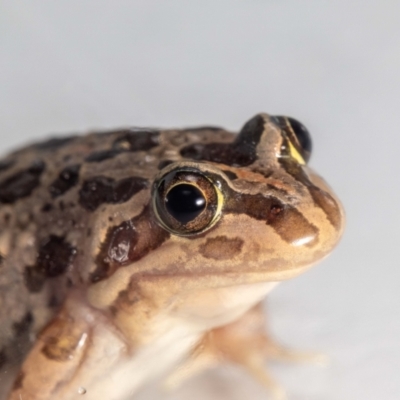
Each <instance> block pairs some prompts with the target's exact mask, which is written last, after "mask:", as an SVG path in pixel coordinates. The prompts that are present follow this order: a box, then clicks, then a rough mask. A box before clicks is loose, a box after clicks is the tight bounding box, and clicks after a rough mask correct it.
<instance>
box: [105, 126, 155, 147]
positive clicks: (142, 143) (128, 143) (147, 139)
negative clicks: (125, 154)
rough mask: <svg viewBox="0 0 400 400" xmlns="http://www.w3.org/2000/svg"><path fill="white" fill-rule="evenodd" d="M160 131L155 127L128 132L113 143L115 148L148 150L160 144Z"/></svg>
mask: <svg viewBox="0 0 400 400" xmlns="http://www.w3.org/2000/svg"><path fill="white" fill-rule="evenodd" d="M159 136H160V133H159V132H158V131H156V130H154V129H141V130H138V131H132V132H129V131H128V132H126V133H124V134H122V135H121V136H120V137H119V138H118V139H116V140H115V141H114V143H113V149H115V150H120V151H121V150H125V151H147V150H150V149H152V148H153V147H156V146H158V144H159Z"/></svg>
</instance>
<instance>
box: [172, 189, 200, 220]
mask: <svg viewBox="0 0 400 400" xmlns="http://www.w3.org/2000/svg"><path fill="white" fill-rule="evenodd" d="M165 206H166V208H167V210H168V211H169V213H170V214H171V215H172V216H173V217H174V218H175V219H176V220H177V221H179V222H180V223H181V224H187V223H188V222H189V221H192V220H194V219H195V218H196V217H198V216H199V215H200V214H201V213H202V212H203V211H204V209H205V208H206V199H205V198H204V195H203V193H202V192H201V190H199V189H198V188H197V187H196V186H193V185H188V184H180V185H176V186H174V187H173V188H172V189H171V190H170V191H169V192H168V194H167V195H166V197H165Z"/></svg>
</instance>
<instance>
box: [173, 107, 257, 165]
mask: <svg viewBox="0 0 400 400" xmlns="http://www.w3.org/2000/svg"><path fill="white" fill-rule="evenodd" d="M263 132H264V120H263V118H262V117H261V116H259V115H257V116H255V117H254V118H252V119H251V120H250V121H248V122H247V123H246V124H245V125H244V127H243V128H242V130H241V131H240V133H239V135H238V136H237V137H236V139H235V140H234V141H233V142H232V143H207V144H201V143H195V144H191V145H189V146H186V147H184V148H182V149H181V151H180V153H181V156H182V157H185V158H190V159H193V160H199V161H200V160H203V161H212V162H216V163H220V164H226V165H231V166H235V167H246V166H248V165H251V164H253V163H254V162H255V161H256V160H257V145H258V143H259V142H260V140H261V136H262V133H263Z"/></svg>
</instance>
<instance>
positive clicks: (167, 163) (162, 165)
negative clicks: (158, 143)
mask: <svg viewBox="0 0 400 400" xmlns="http://www.w3.org/2000/svg"><path fill="white" fill-rule="evenodd" d="M172 163H173V161H171V160H162V161H160V162H159V164H158V166H157V168H158V169H163V168H165V167H166V166H167V165H170V164H172Z"/></svg>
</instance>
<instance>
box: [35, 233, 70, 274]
mask: <svg viewBox="0 0 400 400" xmlns="http://www.w3.org/2000/svg"><path fill="white" fill-rule="evenodd" d="M75 255H76V249H75V248H74V247H73V246H71V245H70V244H69V243H68V242H66V241H65V240H64V238H62V237H59V236H56V235H50V237H49V238H48V239H47V241H46V242H44V243H43V244H42V246H41V247H40V249H39V255H38V257H37V260H36V266H35V268H36V269H37V270H38V271H40V272H42V273H43V274H44V275H45V276H46V277H49V278H53V277H56V276H59V275H62V274H63V273H64V272H65V271H66V269H67V268H68V267H69V265H70V264H71V263H72V261H73V260H74V258H75Z"/></svg>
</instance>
